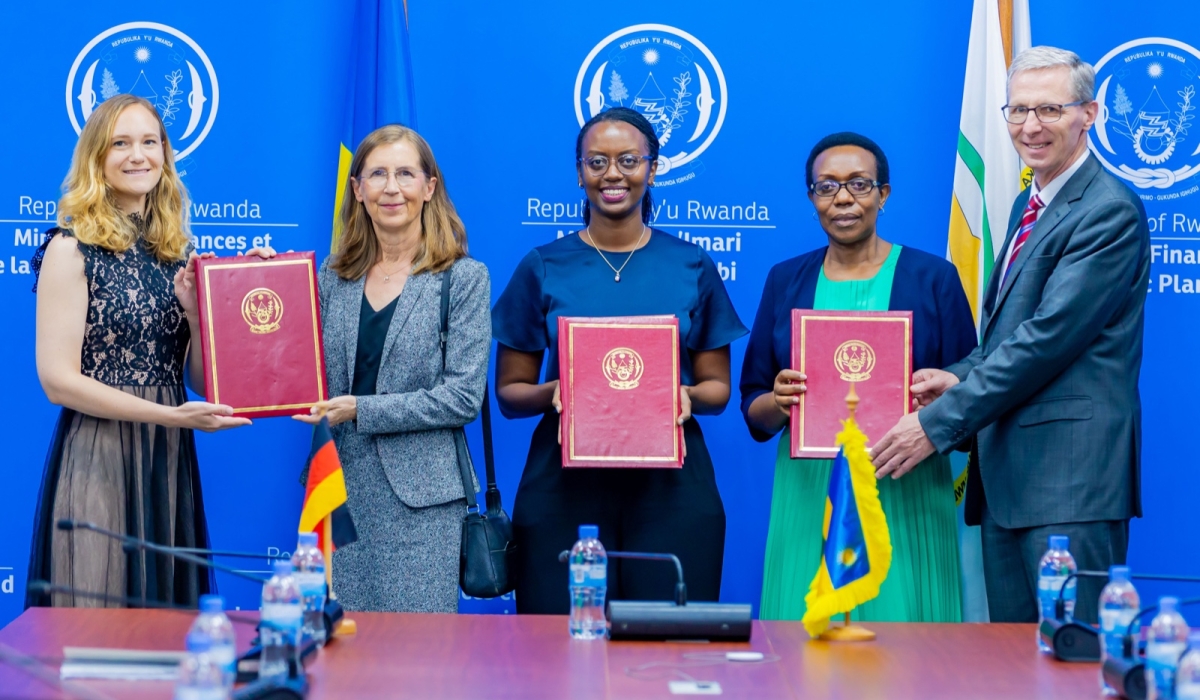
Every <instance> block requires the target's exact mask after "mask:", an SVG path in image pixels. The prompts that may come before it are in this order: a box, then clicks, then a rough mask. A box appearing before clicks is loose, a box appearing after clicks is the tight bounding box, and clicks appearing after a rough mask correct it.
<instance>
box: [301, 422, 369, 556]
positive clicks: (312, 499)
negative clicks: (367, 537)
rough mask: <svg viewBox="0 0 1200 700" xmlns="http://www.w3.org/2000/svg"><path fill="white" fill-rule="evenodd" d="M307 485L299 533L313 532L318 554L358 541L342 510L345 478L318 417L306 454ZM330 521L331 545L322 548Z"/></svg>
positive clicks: (347, 514) (346, 510) (330, 438)
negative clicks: (316, 540) (317, 541)
mask: <svg viewBox="0 0 1200 700" xmlns="http://www.w3.org/2000/svg"><path fill="white" fill-rule="evenodd" d="M307 470H308V481H307V486H306V488H305V491H304V509H303V510H301V511H300V532H315V533H317V538H318V540H319V545H320V547H321V551H323V552H332V551H333V550H334V549H336V548H338V547H344V546H346V545H348V544H350V543H351V542H353V541H355V540H357V539H358V532H357V531H356V530H355V529H354V519H353V518H351V517H350V509H349V508H347V507H346V477H345V475H344V474H343V473H342V463H341V461H340V460H338V453H337V448H336V447H335V446H334V444H333V435H332V434H331V433H330V432H329V421H328V420H327V419H326V418H325V417H324V416H322V417H321V422H320V423H317V425H316V426H314V427H313V438H312V450H311V451H310V452H309V453H308V466H307ZM326 518H329V520H330V527H329V531H330V533H331V535H332V537H331V539H332V542H331V543H330V544H331V546H330V548H329V549H326V548H325V540H324V538H325V532H326V528H325V527H324V526H323V524H324V521H325V519H326Z"/></svg>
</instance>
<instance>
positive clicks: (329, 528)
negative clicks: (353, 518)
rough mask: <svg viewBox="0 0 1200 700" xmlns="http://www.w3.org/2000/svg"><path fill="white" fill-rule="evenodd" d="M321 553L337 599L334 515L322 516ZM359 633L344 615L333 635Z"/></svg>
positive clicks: (328, 582)
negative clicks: (334, 572)
mask: <svg viewBox="0 0 1200 700" xmlns="http://www.w3.org/2000/svg"><path fill="white" fill-rule="evenodd" d="M328 412H329V409H328V408H327V407H326V406H324V405H318V407H317V417H318V418H324V417H325V414H326V413H328ZM321 555H322V556H323V557H325V590H326V591H327V592H328V596H327V597H328V599H329V600H337V594H336V593H334V592H333V515H332V514H330V515H326V516H325V517H324V518H321ZM354 634H358V623H356V622H355V621H354V620H351V619H350V618H348V617H343V618H342V619H341V621H339V622H338V624H337V625H336V627H335V628H334V631H333V634H332V635H331V636H337V637H348V636H351V635H354Z"/></svg>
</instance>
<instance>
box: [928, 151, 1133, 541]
mask: <svg viewBox="0 0 1200 700" xmlns="http://www.w3.org/2000/svg"><path fill="white" fill-rule="evenodd" d="M1028 199H1029V191H1028V190H1026V191H1025V192H1023V193H1021V196H1019V197H1017V201H1016V202H1015V203H1014V204H1013V208H1012V213H1011V214H1010V215H1009V228H1008V237H1007V240H1006V241H1005V244H1004V246H1005V247H1004V248H1003V250H1007V249H1008V245H1009V242H1010V241H1011V240H1012V239H1013V237H1014V236H1015V234H1016V231H1017V228H1018V226H1019V224H1020V220H1021V215H1022V213H1023V211H1024V208H1025V204H1026V202H1027V201H1028ZM1002 276H1003V274H1002V273H1001V272H1000V265H999V264H998V265H997V266H996V268H995V271H994V272H993V274H992V276H991V279H990V280H989V282H988V287H987V291H986V292H985V296H984V304H983V312H982V318H981V321H980V325H981V329H982V339H981V342H980V344H979V347H977V348H976V349H975V351H974V352H972V353H971V354H970V355H968V356H967V357H966V359H964V360H963V361H961V362H959V363H957V364H955V365H951V366H950V367H948V368H947V369H948V370H949V371H950V372H953V373H954V374H955V375H957V376H958V378H959V379H960V380H961V383H959V384H957V385H956V386H954V387H953V388H951V389H950V390H949V391H947V392H946V393H945V394H943V395H942V396H941V397H940V398H938V399H937V400H936V401H934V402H933V403H932V404H930V405H929V406H927V407H925V408H924V409H922V410H921V411H920V412H918V414H917V416H918V417H919V418H920V421H921V425H922V427H924V429H925V433H926V434H927V435H928V436H929V438H930V440H931V441H932V442H933V444H934V445H935V446H936V447H937V449H938V450H939V451H940V452H948V451H949V450H951V449H952V448H954V447H955V446H959V445H961V444H962V443H963V442H964V441H966V440H968V439H969V438H970V437H971V436H973V435H974V436H977V438H978V447H979V460H978V470H979V471H978V476H979V477H981V478H982V487H983V489H984V491H985V492H986V494H987V508H988V510H989V511H990V512H991V514H992V517H993V518H995V520H996V522H997V523H998V524H999V525H1000V526H1002V527H1006V528H1023V527H1035V526H1041V525H1053V524H1058V523H1069V522H1090V521H1097V520H1126V519H1128V518H1130V517H1133V516H1140V515H1141V485H1140V480H1141V441H1142V427H1141V424H1142V409H1141V399H1140V397H1139V394H1138V373H1139V372H1140V370H1141V366H1142V326H1143V312H1144V308H1145V302H1146V290H1147V285H1148V284H1149V276H1150V231H1149V229H1148V227H1147V225H1146V212H1145V209H1143V207H1142V202H1141V200H1140V199H1138V197H1137V195H1135V194H1134V193H1133V192H1132V191H1131V190H1130V189H1129V188H1128V187H1126V186H1125V185H1124V184H1122V183H1121V181H1120V180H1118V179H1117V178H1115V177H1113V176H1112V175H1110V174H1109V173H1107V172H1105V171H1104V170H1103V168H1101V166H1100V163H1099V161H1097V160H1096V157H1095V156H1088V158H1087V160H1086V161H1084V163H1083V165H1082V166H1080V168H1079V170H1078V171H1076V173H1075V174H1074V175H1073V176H1072V177H1071V179H1070V180H1068V181H1067V183H1066V184H1065V185H1064V186H1063V188H1062V190H1060V191H1059V194H1058V195H1057V196H1055V198H1054V199H1053V200H1052V201H1051V202H1050V205H1049V206H1048V207H1047V208H1046V210H1045V211H1044V212H1042V214H1041V216H1040V218H1039V219H1038V222H1037V224H1036V225H1035V226H1034V228H1033V231H1031V232H1030V234H1029V238H1028V240H1026V242H1025V245H1024V246H1023V247H1022V248H1021V251H1020V253H1019V254H1018V255H1017V257H1016V259H1015V260H1014V261H1013V265H1012V268H1011V270H1010V272H1009V274H1008V277H1007V279H1005V280H1004V287H1003V288H1002V289H1000V290H999V299H998V300H997V286H998V285H999V280H1000V278H1001V277H1002ZM980 485H981V484H980V479H979V478H975V475H974V474H973V475H972V476H971V477H970V478H969V479H968V489H967V490H968V493H967V517H968V519H969V520H968V522H972V523H978V522H979V516H980V514H981V513H980V510H981V507H982V501H981V498H980V495H981V494H980V493H979V492H978V490H977V489H978V488H979V486H980Z"/></svg>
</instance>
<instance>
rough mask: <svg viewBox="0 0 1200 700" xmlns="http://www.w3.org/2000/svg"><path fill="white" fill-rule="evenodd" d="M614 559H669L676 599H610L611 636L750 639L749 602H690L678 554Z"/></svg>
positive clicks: (564, 555)
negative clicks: (673, 576) (673, 568)
mask: <svg viewBox="0 0 1200 700" xmlns="http://www.w3.org/2000/svg"><path fill="white" fill-rule="evenodd" d="M606 554H607V555H608V556H610V557H612V558H614V559H640V560H646V561H667V562H672V563H674V564H675V574H676V583H675V600H674V601H665V600H664V601H640V600H609V601H608V620H609V622H610V623H611V625H610V627H609V632H608V636H609V638H610V639H616V640H620V639H647V640H673V639H693V640H707V641H726V642H748V641H750V629H751V621H750V606H749V605H748V604H745V603H689V602H688V600H687V585H686V584H684V582H683V564H682V563H680V561H679V557H677V556H675V555H674V554H659V553H653V552H613V551H609V552H606ZM570 557H571V552H570V551H569V550H563V551H562V552H560V553H559V555H558V560H559V561H560V562H564V563H565V562H566V561H567V560H568V559H570Z"/></svg>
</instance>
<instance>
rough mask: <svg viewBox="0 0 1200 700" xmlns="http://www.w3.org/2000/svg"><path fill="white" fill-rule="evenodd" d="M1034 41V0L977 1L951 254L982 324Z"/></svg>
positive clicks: (1014, 168) (966, 552) (964, 532)
mask: <svg viewBox="0 0 1200 700" xmlns="http://www.w3.org/2000/svg"><path fill="white" fill-rule="evenodd" d="M1029 45H1030V34H1029V0H975V4H974V9H973V10H972V11H971V34H970V42H969V44H968V46H967V71H966V81H965V84H964V87H963V100H962V113H961V115H960V117H959V121H958V153H957V155H958V157H957V158H956V159H955V163H954V194H953V196H952V197H951V200H950V234H949V238H948V243H947V246H946V257H947V258H949V259H950V262H952V263H954V267H956V268H958V277H959V279H960V280H962V285H963V289H964V290H965V291H966V293H967V301H969V302H970V303H971V312H972V314H974V316H975V325H976V327H978V326H979V314H980V310H981V309H982V308H983V290H985V289H986V288H987V283H988V278H989V277H990V276H991V274H992V269H993V267H994V266H995V263H996V259H997V258H998V257H1000V256H1002V255H1003V253H1004V251H1003V250H1001V248H1003V247H1004V238H1005V234H1006V233H1007V229H1008V212H1009V210H1010V209H1011V208H1012V204H1013V201H1014V200H1016V198H1017V195H1018V194H1020V192H1021V190H1022V189H1024V188H1025V187H1027V186H1028V185H1029V182H1031V181H1032V177H1033V176H1032V174H1031V173H1030V171H1029V170H1028V169H1027V168H1026V169H1025V170H1024V171H1022V168H1021V159H1020V157H1019V156H1017V151H1016V149H1015V148H1013V145H1012V139H1011V138H1009V135H1008V123H1007V122H1005V121H1004V116H1003V114H1001V112H1000V108H1001V107H1003V106H1004V105H1005V104H1006V103H1007V102H1008V66H1009V64H1010V63H1011V62H1012V58H1013V57H1014V56H1016V55H1017V54H1019V53H1021V52H1022V51H1024V50H1025V49H1027V48H1029ZM972 455H974V450H972ZM975 458H976V457H974V456H972V459H975ZM950 460H951V466H952V469H954V473H955V474H957V476H956V477H955V479H954V501H955V505H956V506H957V509H958V538H959V549H960V551H961V552H962V592H963V622H987V619H988V616H987V615H988V613H987V592H986V590H985V589H984V584H983V550H982V545H981V544H980V535H979V528H978V527H968V526H967V525H966V522H965V521H964V519H963V513H964V511H963V503H964V498H963V496H964V494H966V491H967V471H968V469H967V460H966V459H965V458H963V457H962V456H960V455H959V454H954V455H951V457H950Z"/></svg>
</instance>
